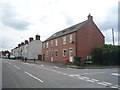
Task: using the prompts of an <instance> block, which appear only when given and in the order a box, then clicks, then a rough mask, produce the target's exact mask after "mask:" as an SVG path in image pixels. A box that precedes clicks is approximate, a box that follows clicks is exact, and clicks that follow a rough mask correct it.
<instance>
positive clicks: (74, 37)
mask: <svg viewBox="0 0 120 90" xmlns="http://www.w3.org/2000/svg"><path fill="white" fill-rule="evenodd" d="M104 38H105V37H104V35H103V34H102V33H101V31H100V30H99V28H98V27H97V26H96V24H95V23H94V22H93V17H92V16H91V15H90V14H89V15H88V19H87V20H85V21H83V22H81V23H78V24H76V25H73V26H71V27H69V28H66V29H64V30H62V31H59V32H57V33H55V34H53V35H52V36H51V37H49V38H48V39H47V40H45V41H44V42H43V45H42V51H43V61H64V60H70V61H72V60H73V58H74V57H81V58H86V57H88V56H91V52H92V51H93V49H94V48H95V47H96V46H97V45H102V44H104Z"/></svg>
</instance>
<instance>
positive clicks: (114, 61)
mask: <svg viewBox="0 0 120 90" xmlns="http://www.w3.org/2000/svg"><path fill="white" fill-rule="evenodd" d="M119 53H120V46H115V45H107V44H105V45H102V46H97V47H96V48H95V49H94V50H93V53H92V59H93V62H94V64H100V65H118V64H119V62H120V60H118V58H119Z"/></svg>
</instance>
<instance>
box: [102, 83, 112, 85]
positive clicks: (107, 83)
mask: <svg viewBox="0 0 120 90" xmlns="http://www.w3.org/2000/svg"><path fill="white" fill-rule="evenodd" d="M102 83H104V84H108V85H112V83H109V82H102Z"/></svg>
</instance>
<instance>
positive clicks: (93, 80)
mask: <svg viewBox="0 0 120 90" xmlns="http://www.w3.org/2000/svg"><path fill="white" fill-rule="evenodd" d="M91 80H92V81H95V82H98V81H99V80H97V79H91Z"/></svg>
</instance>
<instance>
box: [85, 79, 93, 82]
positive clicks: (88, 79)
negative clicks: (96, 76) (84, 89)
mask: <svg viewBox="0 0 120 90" xmlns="http://www.w3.org/2000/svg"><path fill="white" fill-rule="evenodd" d="M86 81H88V82H95V81H93V80H89V79H88V80H86Z"/></svg>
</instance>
